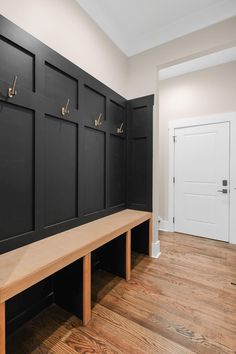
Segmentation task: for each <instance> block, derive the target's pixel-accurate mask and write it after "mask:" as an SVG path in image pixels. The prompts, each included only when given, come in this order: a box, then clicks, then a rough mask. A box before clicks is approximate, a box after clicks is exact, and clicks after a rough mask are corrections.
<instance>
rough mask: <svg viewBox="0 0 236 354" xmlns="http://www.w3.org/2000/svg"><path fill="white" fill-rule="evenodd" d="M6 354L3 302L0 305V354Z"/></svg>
mask: <svg viewBox="0 0 236 354" xmlns="http://www.w3.org/2000/svg"><path fill="white" fill-rule="evenodd" d="M5 353H6V316H5V302H4V303H2V304H0V354H5Z"/></svg>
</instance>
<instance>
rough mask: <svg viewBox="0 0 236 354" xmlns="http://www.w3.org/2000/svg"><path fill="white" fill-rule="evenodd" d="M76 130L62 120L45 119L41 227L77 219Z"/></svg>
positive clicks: (74, 125)
mask: <svg viewBox="0 0 236 354" xmlns="http://www.w3.org/2000/svg"><path fill="white" fill-rule="evenodd" d="M77 130H78V128H77V125H76V124H74V123H71V122H67V121H65V120H60V119H57V118H53V117H50V116H45V121H44V176H45V180H44V190H45V192H44V200H45V207H44V224H45V226H50V225H53V224H57V223H60V222H63V221H67V220H71V219H73V218H75V217H77V214H78V213H77V205H78V197H77V195H78V193H77V190H78V131H77Z"/></svg>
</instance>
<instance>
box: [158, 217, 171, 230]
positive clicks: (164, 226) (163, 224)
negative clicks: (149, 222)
mask: <svg viewBox="0 0 236 354" xmlns="http://www.w3.org/2000/svg"><path fill="white" fill-rule="evenodd" d="M159 230H160V231H166V232H168V231H170V227H169V221H168V220H163V219H159Z"/></svg>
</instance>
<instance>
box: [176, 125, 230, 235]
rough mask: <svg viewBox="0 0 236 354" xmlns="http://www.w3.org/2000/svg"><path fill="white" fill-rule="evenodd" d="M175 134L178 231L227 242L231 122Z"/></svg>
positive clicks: (184, 130)
mask: <svg viewBox="0 0 236 354" xmlns="http://www.w3.org/2000/svg"><path fill="white" fill-rule="evenodd" d="M175 136H176V138H175V140H176V143H175V231H176V232H182V233H187V234H191V235H196V236H202V237H208V238H212V239H216V240H222V241H228V234H229V123H228V122H227V123H218V124H209V125H201V126H195V127H188V128H179V129H175Z"/></svg>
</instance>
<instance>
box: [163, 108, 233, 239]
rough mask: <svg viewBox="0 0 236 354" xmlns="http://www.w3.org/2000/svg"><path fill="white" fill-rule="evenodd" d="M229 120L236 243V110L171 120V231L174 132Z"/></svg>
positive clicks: (230, 208) (231, 196)
mask: <svg viewBox="0 0 236 354" xmlns="http://www.w3.org/2000/svg"><path fill="white" fill-rule="evenodd" d="M225 122H229V126H230V173H229V174H230V177H229V190H230V206H229V242H230V243H234V244H236V216H235V215H236V112H230V113H221V114H216V115H210V116H202V117H194V118H186V119H179V120H172V121H170V122H169V213H168V224H169V227H168V229H169V231H172V232H173V231H174V230H175V229H174V222H173V218H174V215H175V212H174V183H173V178H174V158H175V153H174V152H175V150H174V138H173V137H174V134H175V129H177V128H187V127H194V126H198V125H207V124H216V123H225Z"/></svg>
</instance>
